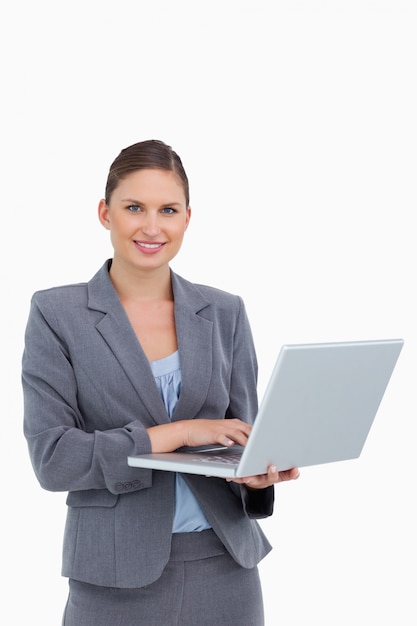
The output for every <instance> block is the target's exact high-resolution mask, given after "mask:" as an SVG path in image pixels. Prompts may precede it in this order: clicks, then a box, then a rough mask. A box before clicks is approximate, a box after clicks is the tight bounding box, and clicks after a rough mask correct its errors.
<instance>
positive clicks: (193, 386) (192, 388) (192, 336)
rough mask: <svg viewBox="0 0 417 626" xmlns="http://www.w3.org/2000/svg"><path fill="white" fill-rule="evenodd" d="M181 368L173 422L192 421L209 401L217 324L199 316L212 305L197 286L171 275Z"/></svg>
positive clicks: (173, 274)
mask: <svg viewBox="0 0 417 626" xmlns="http://www.w3.org/2000/svg"><path fill="white" fill-rule="evenodd" d="M171 280H172V287H173V291H174V300H175V324H176V330H177V340H178V349H179V353H180V365H181V376H182V384H181V394H180V398H179V401H178V404H177V406H176V408H175V411H174V415H173V420H175V419H192V418H193V417H194V416H195V415H196V414H197V413H198V412H199V410H200V409H201V407H202V405H203V404H204V401H205V399H206V397H207V393H208V389H209V386H210V382H211V373H212V366H213V322H212V321H210V320H207V319H205V318H204V317H202V316H201V315H199V312H200V311H201V310H202V309H204V308H206V307H207V306H210V302H209V301H208V300H206V298H205V297H204V296H203V295H202V294H201V292H200V291H199V290H198V289H197V287H196V286H195V285H193V284H192V283H190V282H188V281H186V280H184V279H183V278H181V277H180V276H178V275H177V274H175V273H174V272H171Z"/></svg>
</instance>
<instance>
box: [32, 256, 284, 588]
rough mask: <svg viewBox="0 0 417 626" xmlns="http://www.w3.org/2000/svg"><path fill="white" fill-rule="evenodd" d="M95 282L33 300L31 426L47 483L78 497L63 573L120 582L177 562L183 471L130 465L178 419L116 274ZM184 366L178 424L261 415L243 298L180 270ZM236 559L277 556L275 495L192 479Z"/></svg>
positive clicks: (143, 579) (71, 506)
mask: <svg viewBox="0 0 417 626" xmlns="http://www.w3.org/2000/svg"><path fill="white" fill-rule="evenodd" d="M110 264H111V260H109V261H106V263H105V264H104V265H103V267H102V268H101V269H100V270H99V271H98V273H97V274H96V275H95V276H94V277H93V278H92V280H91V281H90V282H88V283H82V284H75V285H68V286H64V287H55V288H52V289H48V290H44V291H39V292H37V293H35V294H34V296H33V298H32V303H31V310H30V314H29V319H28V324H27V329H26V336H25V349H24V354H23V370H22V380H23V391H24V432H25V436H26V438H27V442H28V446H29V453H30V458H31V461H32V464H33V468H34V471H35V473H36V476H37V478H38V480H39V482H40V484H41V486H42V487H43V488H44V489H48V490H51V491H68V492H69V493H68V497H67V504H68V513H67V522H66V528H65V534H64V549H63V568H62V574H63V576H68V577H70V578H75V579H78V580H82V581H86V582H89V583H93V584H96V585H104V586H110V587H141V586H143V585H146V584H149V583H151V582H153V581H154V580H156V579H157V578H159V576H160V575H161V573H162V571H163V569H164V566H165V565H166V563H167V561H168V559H169V554H170V543H171V536H172V521H173V513H174V498H175V494H174V474H173V473H171V472H158V471H152V470H147V469H138V468H131V467H129V466H128V465H127V456H128V455H130V454H136V453H142V452H150V451H151V446H150V440H149V437H148V435H147V432H146V428H147V427H150V426H154V425H156V424H163V423H166V422H169V418H168V415H167V413H166V410H165V407H164V404H163V401H162V399H161V397H160V395H159V392H158V390H157V387H156V385H155V381H154V379H153V376H152V372H151V369H150V366H149V363H148V361H147V359H146V356H145V354H144V353H143V351H142V349H141V346H140V344H139V342H138V341H137V338H136V335H135V334H134V331H133V329H132V327H131V325H130V323H129V320H128V318H127V316H126V314H125V311H124V309H123V307H122V305H121V302H120V300H119V298H118V295H117V293H116V291H115V289H114V287H113V285H112V282H111V280H110V277H109V273H108V269H109V267H110ZM171 277H172V285H173V291H174V299H175V320H176V329H177V336H178V346H179V353H180V363H181V371H182V387H181V395H180V398H179V401H178V404H177V408H176V410H175V413H174V416H173V420H180V419H194V418H206V419H218V418H223V417H226V418H227V417H239V418H241V419H243V420H245V421H251V419H253V416H254V415H255V414H256V410H257V393H256V378H257V363H256V356H255V351H254V346H253V341H252V336H251V331H250V327H249V323H248V320H247V316H246V313H245V309H244V305H243V302H242V300H241V299H240V298H239V297H238V296H234V295H231V294H228V293H226V292H223V291H220V290H218V289H214V288H211V287H206V286H202V285H195V284H192V283H190V282H188V281H186V280H184V279H183V278H181V277H180V276H178V275H177V274H175V273H174V272H171ZM184 478H185V480H186V481H187V483H188V485H189V487H190V488H191V490H192V491H193V493H194V495H195V496H196V498H197V500H198V501H199V503H200V506H201V507H202V509H203V511H204V513H205V515H206V517H207V519H208V521H209V522H210V524H211V526H212V527H213V529H214V531H215V532H216V533H217V535H218V536H219V538H220V539H221V541H222V542H223V543H224V545H225V547H226V548H227V550H228V551H229V552H230V554H231V555H232V556H233V558H234V559H235V560H236V561H237V562H238V563H239V564H240V565H242V566H243V567H246V568H250V567H253V566H255V565H256V564H257V563H258V562H259V561H260V560H261V559H262V558H263V557H264V556H265V555H266V554H267V553H268V552H269V550H270V549H271V546H270V544H269V542H268V541H267V539H266V537H265V536H264V534H263V532H262V530H261V529H260V527H259V525H258V523H257V522H256V521H255V518H262V517H266V516H268V515H271V514H272V509H273V499H274V490H273V487H271V488H268V489H265V490H261V491H259V492H258V491H253V492H249V491H248V490H247V489H246V488H244V487H241V486H239V485H236V484H233V483H227V482H226V481H224V480H222V479H218V478H206V477H203V476H191V475H187V476H185V475H184Z"/></svg>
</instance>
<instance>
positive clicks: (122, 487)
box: [114, 480, 142, 491]
mask: <svg viewBox="0 0 417 626" xmlns="http://www.w3.org/2000/svg"><path fill="white" fill-rule="evenodd" d="M140 487H142V482H141V481H140V480H134V481H133V482H132V481H128V482H126V483H116V484H115V486H114V488H115V490H116V491H131V490H132V489H140Z"/></svg>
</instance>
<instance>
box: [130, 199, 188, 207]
mask: <svg viewBox="0 0 417 626" xmlns="http://www.w3.org/2000/svg"><path fill="white" fill-rule="evenodd" d="M121 202H128V203H129V204H145V203H144V202H141V201H140V200H134V199H133V198H122V200H121ZM161 206H164V207H170V206H182V203H181V202H164V203H163V204H161Z"/></svg>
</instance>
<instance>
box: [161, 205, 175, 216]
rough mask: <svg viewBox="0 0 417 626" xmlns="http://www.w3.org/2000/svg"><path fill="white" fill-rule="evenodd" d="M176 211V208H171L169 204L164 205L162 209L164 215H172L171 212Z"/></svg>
mask: <svg viewBox="0 0 417 626" xmlns="http://www.w3.org/2000/svg"><path fill="white" fill-rule="evenodd" d="M176 212H177V210H176V209H173V208H172V207H170V206H167V207H164V208H163V209H162V213H164V214H165V215H173V213H176Z"/></svg>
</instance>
